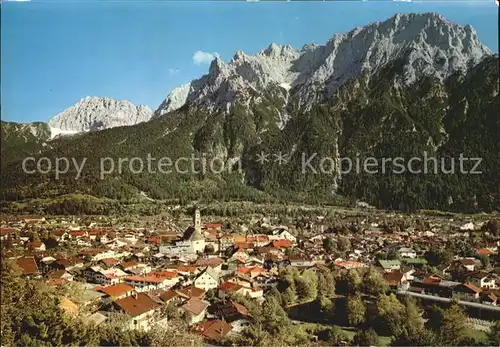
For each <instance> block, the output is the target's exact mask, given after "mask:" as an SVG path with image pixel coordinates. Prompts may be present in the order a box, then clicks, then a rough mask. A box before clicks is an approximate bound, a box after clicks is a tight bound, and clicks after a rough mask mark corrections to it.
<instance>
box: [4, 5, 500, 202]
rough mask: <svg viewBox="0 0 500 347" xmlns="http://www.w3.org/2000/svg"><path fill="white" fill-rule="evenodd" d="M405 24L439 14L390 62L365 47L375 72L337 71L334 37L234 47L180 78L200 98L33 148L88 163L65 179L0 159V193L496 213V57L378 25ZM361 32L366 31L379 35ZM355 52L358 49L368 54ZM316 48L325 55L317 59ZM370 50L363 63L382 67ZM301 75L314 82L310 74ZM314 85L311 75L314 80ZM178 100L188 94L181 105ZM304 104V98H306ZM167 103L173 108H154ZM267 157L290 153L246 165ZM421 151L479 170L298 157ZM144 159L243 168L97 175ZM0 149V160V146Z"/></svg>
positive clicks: (467, 33)
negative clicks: (418, 169) (344, 167)
mask: <svg viewBox="0 0 500 347" xmlns="http://www.w3.org/2000/svg"><path fill="white" fill-rule="evenodd" d="M405 18H406V19H408V18H410V19H411V18H413V19H414V18H417V19H418V20H420V21H423V22H424V24H425V23H427V22H429V23H434V22H435V23H438V24H439V25H442V26H443V27H440V26H438V27H434V26H432V25H431V26H430V27H431V29H432V30H431V29H429V30H430V31H429V32H427V33H426V34H425V35H421V32H419V33H418V35H416V39H415V41H416V43H413V41H412V42H408V43H407V44H404V45H402V46H398V47H399V48H400V51H398V52H399V53H398V54H394V59H392V58H391V59H392V60H387V57H385V58H384V55H383V54H382V55H379V54H378V53H377V54H375V53H373V52H372V53H373V54H375V55H374V56H375V58H377V57H378V58H380V59H381V60H380V61H383V62H384V63H383V64H381V66H378V67H377V68H376V69H375V70H373V71H372V70H368V69H365V70H356V69H358V68H359V67H360V66H363V64H364V63H366V64H369V63H370V61H369V59H368V60H367V61H366V62H363V61H358V60H356V59H354V60H352V59H351V60H349V61H348V62H345V61H341V63H343V64H344V65H342V66H341V67H342V69H339V67H338V63H339V58H338V57H339V55H338V54H336V55H332V54H330V53H331V52H333V51H334V50H336V51H337V53H338V52H344V53H342V54H347V53H349V52H353V48H352V47H350V46H349V44H348V42H347V41H345V37H344V36H342V35H340V36H336V37H337V38H336V39H335V38H334V39H333V41H332V42H331V43H330V47H329V48H328V49H327V48H326V47H327V45H323V46H320V45H316V46H310V45H309V46H308V45H306V46H305V47H306V48H305V51H307V52H309V53H308V55H307V56H304V55H301V56H300V57H299V58H297V57H298V53H297V51H296V50H294V49H293V48H291V47H288V46H278V45H273V44H271V45H269V47H268V48H267V49H266V50H264V51H262V52H261V53H260V56H258V57H257V58H255V57H253V58H252V57H251V56H247V55H245V54H244V53H242V52H237V53H236V54H235V57H234V58H233V61H234V62H235V63H234V66H231V63H224V62H223V61H222V60H220V59H216V60H214V61H213V62H212V64H211V66H210V70H209V74H207V75H205V76H203V77H202V78H201V79H199V80H195V81H194V82H192V83H191V84H190V85H189V88H194V89H196V90H197V91H198V92H199V93H198V92H196V93H194V94H192V95H191V96H189V94H190V93H193V92H192V91H190V89H189V88H186V87H184V89H183V91H182V93H184V94H177V99H175V98H173V96H172V98H170V99H169V100H170V101H169V103H166V102H164V103H163V104H162V105H163V106H160V107H159V108H158V109H157V110H156V112H155V117H153V118H152V119H151V120H150V121H148V122H143V123H139V124H137V125H134V126H130V127H115V128H110V129H105V130H102V131H99V132H91V133H87V134H83V135H81V136H78V138H64V137H61V138H57V139H54V140H52V141H51V142H50V146H47V147H38V148H36V150H35V149H31V150H32V151H33V152H36V153H37V155H44V156H48V157H49V158H53V157H61V156H62V157H72V158H76V159H79V160H81V159H82V158H87V159H88V160H87V166H86V167H85V170H84V172H83V173H82V177H81V178H80V179H78V180H75V179H74V176H72V175H71V174H72V172H71V171H70V172H69V174H68V175H66V176H64V177H62V178H61V179H59V180H54V179H53V177H51V174H50V173H48V174H38V173H35V174H33V175H19V169H20V161H19V160H17V159H16V158H11V160H7V161H5V160H3V161H2V165H3V170H2V172H1V175H2V182H5V186H4V187H3V188H2V192H3V194H4V196H5V197H7V199H8V200H21V199H27V198H34V197H40V196H43V197H50V196H52V195H53V194H68V193H74V192H77V193H82V194H91V195H96V196H105V197H110V198H115V199H133V198H134V197H137V196H140V194H141V192H143V193H144V194H147V196H149V197H151V198H153V199H178V200H179V201H180V202H182V201H184V202H185V201H186V200H199V199H217V200H232V199H236V200H238V199H247V200H252V201H266V200H268V199H278V200H280V201H283V202H286V201H290V200H297V201H307V202H314V203H321V202H331V201H338V199H345V200H347V201H350V200H355V199H359V200H362V201H366V202H368V203H370V204H371V205H374V206H377V207H380V208H390V209H401V210H414V209H418V208H436V209H444V210H447V209H449V210H456V211H476V210H488V211H491V210H492V209H500V205H499V203H500V184H499V177H500V168H499V167H498V165H496V164H495V163H498V162H500V143H499V142H498V140H497V137H498V133H500V118H499V113H500V107H499V103H498V98H499V95H498V91H499V87H498V80H499V71H498V61H499V60H498V55H491V54H490V52H489V50H487V48H485V47H484V46H483V45H482V44H481V43H480V42H479V41H478V39H477V37H476V36H475V35H474V34H473V33H474V32H473V29H472V28H469V29H467V27H460V26H453V25H451V26H450V24H448V22H447V21H444V20H443V19H442V17H440V16H438V17H436V16H434V15H431V16H423V15H415V16H408V15H402V16H394V17H392V18H391V19H389V20H388V21H386V22H383V23H389V24H390V25H389V24H388V28H389V29H390V28H392V25H393V24H394V23H393V24H391V21H392V22H396V21H397V22H398V23H404V20H405ZM377 25H378V26H381V25H382V24H380V23H379V24H377ZM377 25H374V27H378V26H377ZM418 27H422V26H421V25H420V26H418ZM424 27H425V25H424ZM389 29H388V30H389ZM441 32H442V35H441ZM350 33H351V35H361V34H360V33H365V34H366V33H367V31H366V30H363V29H355V30H353V31H351V32H350ZM430 33H437V34H439V35H437V34H436V35H437V36H436V37H438V38H441V39H439V40H437V39H435V38H434V39H433V40H431V41H432V42H433V45H431V46H430V45H429V44H428V43H427V41H426V40H427V38H428V37H429V35H431V34H430ZM369 34H370V35H372V36H373V37H375V36H376V30H373V31H372V32H369ZM344 35H347V34H344ZM457 35H458V36H460V35H462V36H463V38H464V41H463V42H461V41H460V42H455V43H454V45H452V46H453V47H454V48H450V49H449V50H445V51H442V50H441V49H436V50H434V48H435V47H437V46H439V44H438V43H439V42H441V41H442V42H444V43H443V44H444V45H445V46H446V45H448V44H450V45H451V44H452V43H453V38H455V37H456V36H457ZM440 40H441V41H440ZM467 40H470V41H471V42H465V41H467ZM360 42H361V41H360ZM383 42H385V41H383ZM436 42H438V43H436ZM384 45H386V44H382V46H384ZM387 45H388V43H387ZM387 45H386V46H387ZM422 47H423V48H422ZM429 47H431V48H432V49H431V48H429ZM450 47H451V46H450ZM457 47H460V49H459V51H460V52H461V50H463V51H464V52H465V53H464V54H465V56H466V57H468V58H467V59H462V60H460V59H459V61H458V62H456V61H455V62H454V63H453V62H452V61H453V59H452V58H453V57H456V56H458V55H459V53H460V52H458V51H457V49H458V48H457ZM420 48H422V51H421V52H419V51H418V50H419V49H420ZM371 49H372V51H373V50H374V48H373V47H372V48H371ZM354 51H356V49H354ZM469 51H470V52H472V53H470V52H469ZM325 52H326V53H325ZM329 52H330V53H329ZM363 52H364V53H363V54H361V53H360V54H361V56H364V54H365V53H366V51H363ZM379 52H380V51H379ZM422 52H425V54H423V53H422ZM429 52H431V53H432V52H434V53H436V52H437V53H439V52H443V54H445V60H446V61H447V62H448V63H447V64H448V65H446V64H444V65H445V66H447V67H446V68H442V66H443V64H440V65H439V69H437V70H436V69H435V68H434V67H433V66H432V64H431V65H429V63H428V60H429V59H431V58H430V57H432V58H433V57H434V53H432V54H431V53H429ZM467 52H469V53H467ZM320 53H321V54H320ZM437 53H436V54H437ZM483 53H484V54H483ZM460 54H462V53H460ZM422 55H424V58H425V59H424V58H422V59H423V63H419V61H420V60H419V59H417V58H419V57H421V56H422ZM325 56H326V57H327V58H328V59H326V60H325V61H322V59H323V58H324V57H325ZM314 57H316V58H315V59H316V60H314V59H313V58H314ZM318 57H319V58H318ZM309 58H310V59H309ZM335 58H337V59H335ZM375 58H373V59H372V60H373V61H375V62H377V61H379V60H377V59H375ZM293 59H295V60H294V61H297V59H303V60H302V61H300V63H296V64H299V65H300V64H303V65H307V64H306V63H305V62H309V63H310V62H311V61H316V63H317V64H312V65H311V66H312V68H311V70H308V71H313V72H314V74H308V75H307V76H306V75H304V71H302V70H301V72H302V74H303V75H302V77H300V74H298V75H293V74H289V73H290V69H289V67H290V64H291V63H290V61H292V60H293ZM307 59H309V60H307ZM384 59H385V60H384ZM426 59H427V60H426ZM341 60H342V59H341ZM386 60H387V62H386ZM426 61H427V62H426ZM287 62H288V63H287ZM450 62H452V63H450ZM266 64H268V65H266ZM273 64H275V65H276V64H277V65H278V66H281V68H280V69H281V70H280V69H276V70H275V69H274V65H273ZM328 64H330V65H331V66H330V67H328V66H329V65H328ZM349 64H351V65H352V66H354V67H353V69H354V70H353V71H357V73H356V74H348V75H349V76H352V77H350V78H348V79H346V80H343V81H342V83H339V81H336V80H335V79H334V78H333V79H332V78H331V77H332V76H333V75H334V74H333V73H334V72H335V71H337V70H340V72H339V74H338V75H337V76H344V75H345V73H344V72H345V71H348V70H349V66H350V65H349ZM409 64H410V65H409ZM433 64H434V61H433ZM300 66H302V65H300ZM448 67H450V69H451V70H450V69H448ZM259 69H260V70H259ZM266 69H267V70H266ZM325 69H326V71H327V73H325ZM346 69H347V70H346ZM409 69H410V70H409ZM428 69H434V70H435V72H436V73H425V71H434V70H428ZM266 71H268V72H269V71H270V72H271V73H270V74H269V73H267V72H266ZM408 71H413V72H414V74H412V73H409V72H408ZM257 72H258V73H257ZM292 72H293V71H292ZM330 72H332V74H330ZM439 72H441V73H439ZM273 74H274V75H273ZM311 75H314V76H316V77H315V78H313V79H312V78H311V77H310V76H311ZM276 76H278V77H279V78H278V77H276ZM290 76H291V77H290ZM408 76H409V77H410V78H409V77H408ZM283 77H290V79H286V78H283ZM413 77H414V80H413ZM314 81H316V82H318V81H319V82H321V83H318V84H317V85H314V83H313V82H314ZM250 82H251V83H250ZM299 82H300V83H299ZM329 86H330V87H329ZM332 86H333V87H332ZM471 91H473V92H471ZM185 94H187V96H186V97H187V98H191V99H190V100H188V102H185V103H183V102H184V100H183V97H184V96H185ZM174 96H175V95H174ZM301 100H302V101H304V100H305V101H307V102H306V104H303V103H302V101H301ZM173 101H175V102H177V106H178V107H176V108H175V110H170V111H168V113H167V114H166V115H165V114H164V115H163V116H162V115H160V114H159V112H160V113H161V110H162V109H164V110H166V109H168V107H170V106H169V105H173V103H172V102H173ZM180 104H182V105H180ZM179 105H180V106H179ZM305 106H307V107H305ZM263 152H264V153H268V154H270V155H271V156H273V155H276V154H277V153H282V154H285V155H286V156H287V161H286V162H285V163H284V164H283V165H279V164H278V163H275V162H274V161H272V160H270V161H269V162H265V161H263V162H259V161H256V160H255V159H256V158H257V157H258V155H259V154H261V153H263ZM424 152H426V153H429V155H431V156H436V157H439V158H450V157H457V156H458V154H460V153H463V154H464V155H467V156H468V157H482V158H484V169H483V171H484V173H483V174H482V175H481V176H474V175H461V174H460V173H455V174H450V175H435V176H430V175H413V174H410V173H407V172H406V173H404V174H394V173H391V172H388V173H385V174H381V173H378V174H366V173H361V174H352V175H341V174H340V173H339V172H337V171H335V172H332V173H326V174H319V175H318V174H316V173H313V172H307V173H305V174H304V173H302V172H301V155H302V154H303V155H306V156H311V155H313V154H315V153H316V154H317V156H318V158H331V160H332V162H334V163H335V165H336V166H338V165H339V164H340V159H341V158H346V157H347V158H355V157H356V156H357V155H359V156H360V157H363V158H366V157H375V158H388V157H389V158H395V157H404V158H412V157H419V156H421V155H422V154H423V153H424ZM146 154H148V155H151V156H153V157H156V158H161V157H165V156H167V157H169V158H171V159H172V160H175V158H180V157H187V158H189V157H191V156H193V155H196V156H205V157H206V158H207V159H213V158H216V159H218V160H220V161H221V162H223V163H224V164H225V165H227V166H229V167H232V165H234V162H233V161H232V159H233V158H234V157H238V158H240V159H241V163H242V170H241V171H238V170H236V171H234V172H232V173H222V174H220V175H218V174H212V173H206V174H205V173H203V174H202V173H191V174H188V175H183V174H179V173H175V172H174V173H171V174H169V175H161V174H158V173H154V174H153V173H148V172H140V173H135V172H133V171H134V170H132V169H127V168H125V169H124V172H120V173H117V172H113V173H112V174H109V175H106V176H105V177H104V178H101V177H100V176H99V164H100V163H99V160H100V159H99V158H105V157H113V158H132V157H139V158H140V157H144V156H145V155H146ZM2 157H3V158H5V152H2ZM14 159H16V160H14ZM317 164H318V163H315V164H314V165H317ZM345 200H344V202H345Z"/></svg>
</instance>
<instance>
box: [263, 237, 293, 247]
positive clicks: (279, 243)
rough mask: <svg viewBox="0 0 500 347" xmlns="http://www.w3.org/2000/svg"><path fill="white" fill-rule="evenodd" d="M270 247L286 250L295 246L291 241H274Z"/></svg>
mask: <svg viewBox="0 0 500 347" xmlns="http://www.w3.org/2000/svg"><path fill="white" fill-rule="evenodd" d="M268 247H272V248H277V249H286V248H292V247H293V244H292V242H291V241H290V240H282V239H279V240H273V241H271V243H270V244H269V245H268Z"/></svg>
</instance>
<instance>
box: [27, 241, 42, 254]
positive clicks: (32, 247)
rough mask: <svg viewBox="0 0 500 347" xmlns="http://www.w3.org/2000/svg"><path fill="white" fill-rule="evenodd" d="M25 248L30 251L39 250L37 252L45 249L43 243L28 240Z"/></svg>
mask: <svg viewBox="0 0 500 347" xmlns="http://www.w3.org/2000/svg"><path fill="white" fill-rule="evenodd" d="M26 248H27V249H29V250H32V251H39V252H41V251H45V250H46V247H45V244H44V243H43V242H41V241H32V242H28V243H27V244H26Z"/></svg>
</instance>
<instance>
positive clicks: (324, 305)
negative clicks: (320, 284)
mask: <svg viewBox="0 0 500 347" xmlns="http://www.w3.org/2000/svg"><path fill="white" fill-rule="evenodd" d="M312 307H313V308H314V310H313V312H319V313H320V314H321V317H322V318H323V320H324V321H326V322H328V321H329V320H330V319H331V318H333V316H334V312H335V305H334V304H333V301H332V300H331V299H329V298H327V297H326V296H324V295H318V297H317V298H316V300H314V302H313V303H312Z"/></svg>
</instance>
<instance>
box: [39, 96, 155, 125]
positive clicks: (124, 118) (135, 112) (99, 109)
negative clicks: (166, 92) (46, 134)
mask: <svg viewBox="0 0 500 347" xmlns="http://www.w3.org/2000/svg"><path fill="white" fill-rule="evenodd" d="M152 113H153V112H152V110H151V109H150V108H149V107H148V106H145V105H139V106H135V105H133V104H132V103H131V102H130V101H127V100H115V99H113V98H108V97H96V96H87V97H85V98H83V99H81V100H80V101H78V102H77V103H76V104H75V105H73V106H70V107H68V108H67V109H65V110H64V111H62V112H61V113H59V114H57V115H56V116H55V117H53V118H52V119H51V120H49V122H48V124H49V126H50V127H51V128H53V129H58V130H60V131H71V132H89V131H99V130H104V129H108V128H113V127H116V126H125V125H134V124H137V123H141V122H145V121H148V120H149V119H150V118H151V115H152Z"/></svg>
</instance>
